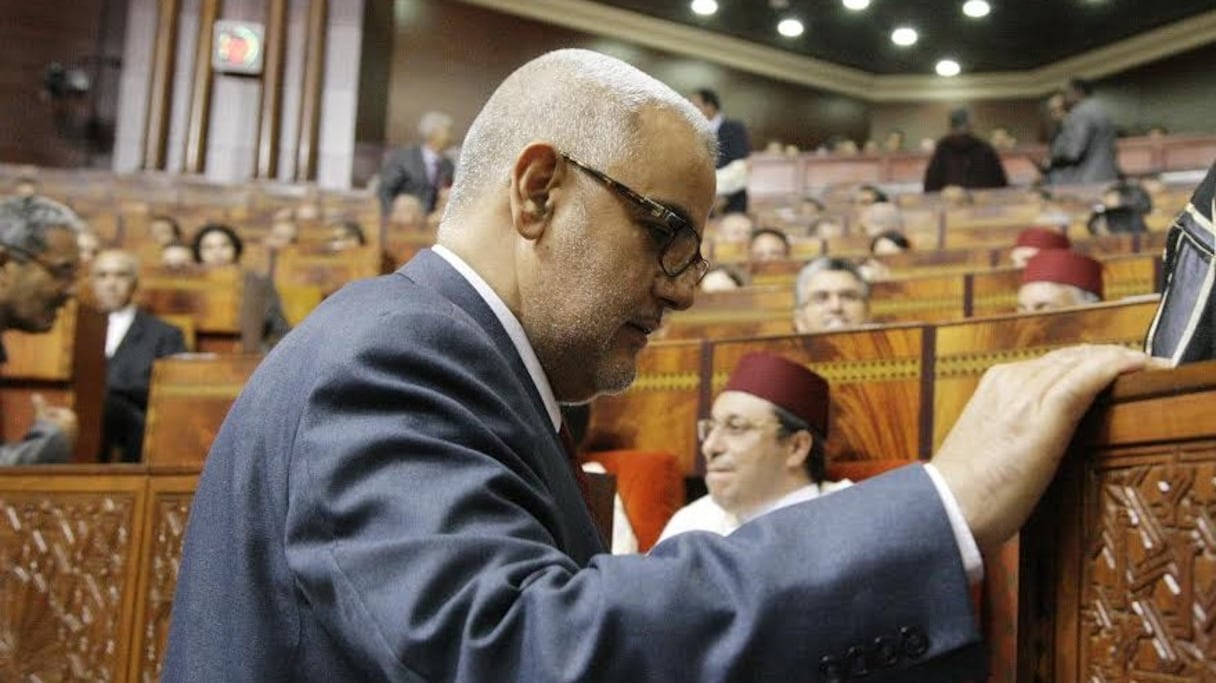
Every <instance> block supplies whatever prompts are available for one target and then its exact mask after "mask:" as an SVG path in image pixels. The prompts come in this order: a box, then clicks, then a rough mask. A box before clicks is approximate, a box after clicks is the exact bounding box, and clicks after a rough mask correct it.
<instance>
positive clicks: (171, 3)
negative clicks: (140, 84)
mask: <svg viewBox="0 0 1216 683" xmlns="http://www.w3.org/2000/svg"><path fill="white" fill-rule="evenodd" d="M157 12H158V14H157V18H156V39H155V41H154V43H153V51H152V73H151V78H150V79H149V82H148V116H147V121H146V125H145V127H144V163H143V167H144V168H145V169H148V170H163V169H164V168H165V160H166V155H167V153H168V143H169V112H170V108H171V107H172V105H173V74H174V70H175V69H176V66H177V27H178V16H179V15H180V14H181V0H160V2H159V4H158V7H157Z"/></svg>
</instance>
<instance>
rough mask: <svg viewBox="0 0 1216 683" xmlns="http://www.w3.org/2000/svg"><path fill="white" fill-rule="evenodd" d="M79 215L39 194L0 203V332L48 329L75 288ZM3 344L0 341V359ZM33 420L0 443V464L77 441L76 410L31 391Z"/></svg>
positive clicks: (65, 448)
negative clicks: (18, 434)
mask: <svg viewBox="0 0 1216 683" xmlns="http://www.w3.org/2000/svg"><path fill="white" fill-rule="evenodd" d="M79 232H80V221H79V219H78V218H77V217H76V214H75V213H73V212H72V210H71V209H69V208H67V207H66V206H63V205H62V204H59V203H57V202H53V201H51V200H49V199H44V198H42V197H36V196H27V197H17V198H13V199H9V200H6V201H4V202H2V203H0V332H3V331H5V330H20V331H22V332H35V333H40V332H47V331H49V330H50V329H51V327H52V326H53V325H54V324H55V319H56V318H57V317H58V315H59V309H60V308H62V307H63V305H64V304H66V303H67V302H68V300H70V299H71V298H72V296H73V294H75V290H76V270H77V269H78V268H79V266H80V253H79V251H78V250H77V247H76V236H77V234H78V233H79ZM4 359H5V356H4V346H3V345H2V344H0V363H3V362H4ZM33 400H34V424H33V426H32V427H30V430H29V431H28V432H27V433H26V434H25V437H24V438H22V439H21V440H20V441H17V442H14V443H0V465H28V464H36V463H49V462H64V461H66V460H67V459H68V457H69V456H70V455H71V453H72V448H73V447H74V446H75V442H76V432H77V420H76V414H75V413H74V412H72V411H71V410H70V409H68V408H63V407H57V406H50V405H47V403H46V402H45V401H44V400H43V399H42V397H41V396H40V395H37V394H35V396H34V399H33Z"/></svg>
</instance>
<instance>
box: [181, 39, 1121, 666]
mask: <svg viewBox="0 0 1216 683" xmlns="http://www.w3.org/2000/svg"><path fill="white" fill-rule="evenodd" d="M715 151H716V150H715V142H714V138H713V135H712V133H711V131H710V128H709V126H708V124H707V122H706V121H705V118H704V117H703V116H701V115H700V113H699V112H697V110H696V109H694V108H693V107H692V105H691V104H689V103H688V102H687V101H686V100H684V99H683V98H681V97H680V96H679V95H678V94H677V93H675V92H673V91H671V89H670V88H668V87H667V86H665V85H663V84H661V83H659V82H658V81H656V80H654V79H652V78H650V77H649V76H646V75H645V74H643V73H641V72H640V71H638V70H636V69H634V68H633V67H630V66H629V65H627V64H624V63H623V62H620V61H618V60H616V59H613V58H610V57H607V56H604V55H600V54H597V53H594V52H588V51H584V50H561V51H557V52H553V53H549V54H547V55H544V56H542V57H539V58H537V59H535V60H533V61H531V62H529V63H527V64H525V65H524V66H523V67H521V68H519V69H518V70H516V71H515V72H514V73H513V74H512V75H511V76H509V77H508V78H507V79H506V80H505V81H504V82H503V83H502V85H501V86H499V88H498V89H497V90H496V91H495V93H494V94H493V95H492V96H491V97H490V99H489V100H488V102H487V103H486V105H485V107H484V108H483V110H482V112H481V113H480V114H479V115H478V117H477V119H476V121H475V122H474V123H473V125H472V127H471V129H470V131H469V134H468V139H467V140H466V142H465V146H464V150H463V153H462V156H461V166H460V169H459V173H458V174H457V181H456V185H455V186H454V187H453V190H452V196H451V203H450V204H449V205H448V210H447V212H446V214H445V216H444V220H443V223H442V224H441V226H440V228H439V244H438V245H437V246H436V247H435V248H434V249H430V250H424V251H422V252H421V253H420V254H419V255H418V256H416V257H415V258H414V259H413V260H411V261H410V262H409V263H408V264H406V265H405V266H403V267H402V268H401V269H400V270H398V271H397V272H396V273H394V274H392V275H388V276H384V277H382V278H377V279H374V280H363V281H360V282H357V283H352V284H351V285H348V286H347V287H346V288H344V289H342V290H341V291H339V292H338V293H336V294H334V295H333V296H331V297H329V298H328V299H326V301H325V302H324V303H322V304H321V306H320V307H319V308H318V309H317V310H316V311H315V312H314V313H313V315H312V316H310V317H309V318H308V319H307V320H305V321H304V323H303V324H301V325H300V326H298V327H297V328H295V329H294V330H293V331H292V332H291V333H290V334H289V335H288V336H287V337H286V338H285V339H284V340H283V341H282V342H281V343H280V344H279V345H278V346H277V347H275V349H274V350H273V351H272V352H271V353H270V355H268V356H267V357H266V359H265V360H264V361H263V362H262V364H261V366H260V367H259V368H258V370H257V371H256V372H255V373H254V375H253V377H251V378H250V380H249V382H248V384H247V385H246V387H245V390H244V391H243V392H242V395H241V396H240V397H239V398H238V399H237V401H236V403H235V404H234V405H233V408H232V411H231V413H230V414H229V416H228V419H227V420H226V421H225V423H224V426H223V427H222V429H221V430H220V433H219V435H218V436H217V438H216V441H215V444H214V446H213V447H212V449H211V453H210V455H209V456H208V458H207V464H206V468H205V471H204V473H203V475H202V478H201V480H200V482H199V487H198V490H197V493H196V496H195V499H194V506H193V510H192V512H191V516H190V521H189V528H188V530H187V533H186V541H185V546H184V551H183V557H182V565H181V574H180V578H179V580H178V584H177V595H176V598H175V601H174V605H173V618H172V625H171V628H170V635H169V645H168V651H167V654H166V659H165V670H164V680H165V681H168V682H170V683H172V682H174V681H287V680H292V681H355V680H386V681H424V680H426V681H440V680H442V681H469V682H474V681H527V682H529V683H544V682H546V681H591V680H600V681H648V680H653V681H785V680H802V681H807V680H810V681H829V680H840V679H842V678H844V677H846V676H851V675H854V674H857V673H859V672H861V671H867V672H872V675H873V677H874V678H876V679H880V680H886V681H890V680H907V681H913V680H916V681H950V680H967V679H978V678H981V677H982V674H983V670H984V661H983V660H984V651H983V647H982V642H981V638H980V633H979V628H978V626H977V621H976V618H975V615H974V614H973V612H972V606H971V598H970V593H969V587H970V586H971V584H972V582H973V581H974V580H975V579H976V577H977V575H978V572H979V571H980V569H981V563H982V560H981V559H980V553H979V549H980V548H995V547H996V545H997V544H999V543H1000V542H1002V541H1003V540H1004V539H1006V538H1008V537H1009V536H1010V535H1012V534H1013V533H1014V532H1015V531H1016V530H1017V529H1018V527H1019V526H1020V525H1021V523H1022V522H1023V521H1024V520H1025V518H1026V517H1027V515H1028V514H1029V512H1030V510H1031V507H1032V506H1033V504H1034V502H1035V500H1036V499H1037V498H1038V497H1039V496H1040V495H1041V493H1042V491H1043V490H1044V488H1045V487H1046V486H1047V484H1048V482H1049V480H1050V478H1051V475H1052V473H1053V472H1054V469H1055V466H1056V463H1057V461H1058V459H1059V458H1060V456H1061V454H1062V452H1063V450H1064V447H1065V445H1066V444H1067V442H1068V439H1069V436H1070V434H1071V432H1072V430H1073V429H1074V428H1075V426H1076V423H1077V421H1078V420H1079V419H1080V416H1081V415H1082V413H1083V412H1084V410H1085V409H1086V408H1087V406H1088V405H1089V403H1090V401H1091V400H1092V399H1093V397H1094V395H1095V394H1096V393H1097V392H1098V391H1099V390H1101V389H1102V388H1103V387H1104V386H1106V385H1107V384H1108V383H1109V382H1110V381H1111V380H1112V379H1113V378H1114V377H1115V376H1116V375H1117V374H1119V373H1120V372H1127V371H1130V370H1133V369H1136V368H1139V367H1142V366H1143V365H1144V363H1145V358H1144V356H1143V354H1137V353H1134V352H1131V351H1128V350H1126V349H1120V348H1114V347H1093V348H1089V349H1069V350H1067V351H1063V352H1058V353H1054V354H1049V355H1048V356H1045V357H1044V358H1041V359H1039V360H1035V361H1031V362H1028V363H1023V364H1019V365H1011V366H1003V367H1002V368H1000V369H997V370H995V371H992V372H990V373H989V374H988V375H987V376H986V377H985V379H984V380H983V381H982V382H981V385H980V388H979V389H978V390H977V392H976V395H975V398H974V399H973V403H972V404H971V405H970V406H969V407H968V408H967V409H966V410H965V411H964V413H963V416H962V417H961V418H960V420H959V422H958V425H957V427H956V428H955V430H954V431H953V432H952V433H951V435H950V436H949V437H948V438H947V440H946V441H945V443H944V444H943V446H942V450H941V451H940V452H939V454H938V455H937V457H936V458H935V459H934V460H933V462H932V463H931V464H917V465H911V466H909V467H906V468H902V469H899V470H895V471H894V472H892V473H890V474H887V475H884V476H880V477H875V478H873V479H871V480H869V481H867V482H865V483H863V484H861V485H859V486H855V487H852V488H850V489H847V490H845V491H841V492H839V493H835V494H833V495H831V496H827V497H826V498H823V499H822V500H819V501H813V502H808V503H801V504H796V505H791V506H789V507H787V508H783V509H781V510H777V511H775V512H773V513H771V514H769V515H765V516H764V517H762V518H760V519H757V520H755V521H753V522H751V523H749V524H746V525H744V526H743V527H742V528H740V529H739V530H738V531H736V532H735V533H734V534H733V535H732V536H730V537H729V538H724V537H720V536H716V535H709V534H700V533H689V534H683V535H681V536H679V537H676V538H672V539H670V540H668V541H665V542H664V543H662V544H660V545H659V546H658V548H656V549H655V550H654V551H652V552H651V553H650V554H649V555H647V556H610V555H607V554H605V548H604V545H603V542H602V540H601V539H600V538H599V535H598V533H597V531H596V528H595V525H594V522H593V521H592V518H591V515H590V514H589V512H588V509H587V506H586V504H585V502H584V500H583V497H582V495H581V490H582V487H580V482H579V474H578V471H577V469H576V468H575V467H574V466H573V463H572V461H571V460H570V458H569V455H570V454H571V451H572V450H573V449H572V448H564V447H563V445H564V443H563V442H565V443H569V441H570V439H568V438H560V436H559V435H563V434H565V433H566V430H565V429H562V428H561V417H560V411H559V403H581V402H586V401H588V400H590V399H591V398H593V397H594V396H596V395H598V394H601V393H604V392H613V391H620V390H623V389H624V388H625V387H627V386H628V385H629V384H630V383H631V382H632V380H633V378H634V375H635V374H636V372H637V355H638V353H639V352H640V351H641V350H642V349H643V348H644V347H645V346H646V344H647V341H648V338H649V336H650V335H651V334H652V333H653V332H655V331H656V330H657V329H658V328H659V326H660V323H661V321H662V317H663V314H664V312H665V311H667V310H671V309H684V308H687V307H689V306H690V305H692V303H693V296H694V293H695V291H696V287H697V283H698V281H699V280H700V279H701V277H702V276H703V275H704V274H705V272H706V270H707V269H708V263H706V262H705V260H704V259H703V258H702V257H701V255H700V235H701V232H702V231H703V230H704V226H705V222H706V219H707V216H708V214H709V211H710V208H711V206H712V204H713V200H714V187H715V182H714V160H715V157H716V154H715Z"/></svg>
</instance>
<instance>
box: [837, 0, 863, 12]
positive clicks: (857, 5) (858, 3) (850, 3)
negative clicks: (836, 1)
mask: <svg viewBox="0 0 1216 683" xmlns="http://www.w3.org/2000/svg"><path fill="white" fill-rule="evenodd" d="M841 2H843V3H844V8H845V9H851V10H853V11H854V12H860V11H861V10H863V9H865V8H867V7H869V6H870V0H841Z"/></svg>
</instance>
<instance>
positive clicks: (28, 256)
mask: <svg viewBox="0 0 1216 683" xmlns="http://www.w3.org/2000/svg"><path fill="white" fill-rule="evenodd" d="M0 247H3V248H4V249H7V250H9V251H12V252H16V253H18V254H20V255H21V259H22V260H23V261H32V262H34V263H36V264H38V267H39V268H42V269H43V270H45V271H46V273H47V275H50V276H51V277H52V278H54V279H56V280H59V281H60V282H75V280H76V275H77V273H78V272H79V270H80V264H79V263H76V262H73V263H48V262H46V261H43V260H42V259H41V258H39V256H38V254H35V253H34V252H32V251H29V250H27V249H22V248H21V247H15V246H13V245H11V244H0Z"/></svg>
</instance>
